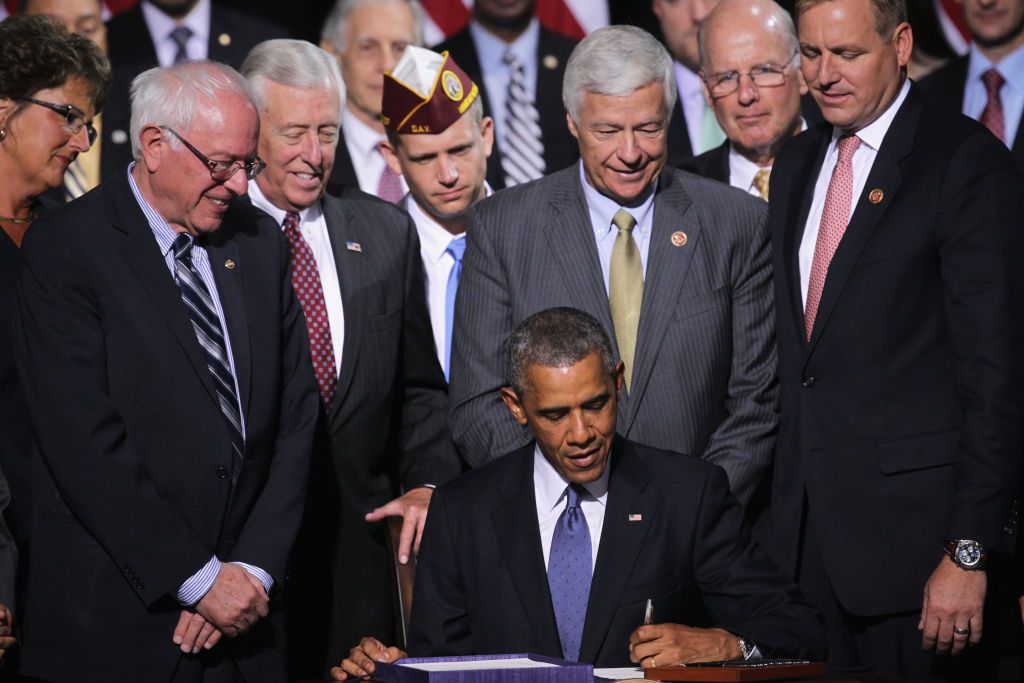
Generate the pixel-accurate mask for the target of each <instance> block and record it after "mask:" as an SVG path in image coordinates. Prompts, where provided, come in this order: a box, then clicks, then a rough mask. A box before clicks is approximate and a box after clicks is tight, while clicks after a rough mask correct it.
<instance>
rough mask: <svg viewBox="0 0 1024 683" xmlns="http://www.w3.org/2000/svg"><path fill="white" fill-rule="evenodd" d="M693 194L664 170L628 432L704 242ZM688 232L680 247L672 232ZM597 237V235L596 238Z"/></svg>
mask: <svg viewBox="0 0 1024 683" xmlns="http://www.w3.org/2000/svg"><path fill="white" fill-rule="evenodd" d="M691 203H692V202H691V201H690V197H689V196H688V195H687V194H686V191H685V190H684V189H683V186H682V183H680V181H679V179H678V178H677V177H676V175H675V173H674V172H672V171H669V172H667V173H662V175H661V179H660V181H659V182H658V190H657V194H656V195H655V197H654V223H653V225H652V227H651V237H650V242H649V247H648V253H647V274H646V275H645V276H644V298H643V305H642V307H641V309H640V327H639V329H638V331H637V342H636V360H635V363H636V366H635V368H634V369H633V383H632V391H630V396H631V399H630V401H629V402H628V404H627V405H626V406H624V407H625V408H626V411H627V414H626V420H625V425H624V428H623V429H622V430H621V432H622V433H623V434H628V433H629V428H630V426H631V425H632V424H633V419H634V418H635V417H636V413H637V410H638V408H639V406H640V401H641V397H642V396H643V393H644V387H645V386H646V385H647V383H648V382H649V381H650V379H651V373H652V372H653V371H654V363H655V361H656V360H657V358H658V353H659V352H660V350H661V343H662V341H663V340H664V338H665V332H666V329H667V328H668V325H669V323H670V322H671V321H672V316H673V314H674V313H675V303H676V301H677V300H678V299H679V293H680V292H681V291H682V289H683V283H684V282H686V276H687V275H688V274H689V272H690V264H691V262H692V261H693V254H694V252H695V251H696V249H697V247H698V243H699V242H700V235H701V225H700V221H699V220H698V218H697V214H696V212H691V211H690V210H689V209H690V205H691ZM678 231H682V232H685V233H686V236H687V240H686V244H685V245H683V246H680V247H677V246H674V243H673V242H672V235H673V234H674V233H675V232H678ZM591 241H593V239H591Z"/></svg>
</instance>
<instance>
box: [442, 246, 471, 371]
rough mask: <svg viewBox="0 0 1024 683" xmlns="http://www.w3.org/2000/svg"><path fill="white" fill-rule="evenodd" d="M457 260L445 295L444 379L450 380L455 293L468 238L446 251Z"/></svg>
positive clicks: (451, 271)
mask: <svg viewBox="0 0 1024 683" xmlns="http://www.w3.org/2000/svg"><path fill="white" fill-rule="evenodd" d="M444 251H445V253H446V254H451V255H452V258H453V259H455V264H454V265H452V269H451V270H450V271H449V272H448V289H447V290H446V291H445V293H444V342H445V344H444V378H445V381H447V380H448V377H449V375H450V374H451V368H452V329H453V327H454V325H453V323H454V322H455V293H456V292H457V291H459V277H460V276H461V275H462V255H463V254H465V253H466V236H465V235H463V236H462V237H456V238H455V239H453V240H452V241H451V242H449V243H448V248H447V249H445V250H444Z"/></svg>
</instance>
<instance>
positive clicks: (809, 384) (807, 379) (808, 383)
mask: <svg viewBox="0 0 1024 683" xmlns="http://www.w3.org/2000/svg"><path fill="white" fill-rule="evenodd" d="M804 386H805V387H807V388H808V389H810V388H811V387H813V386H814V377H812V376H811V375H807V376H806V377H804Z"/></svg>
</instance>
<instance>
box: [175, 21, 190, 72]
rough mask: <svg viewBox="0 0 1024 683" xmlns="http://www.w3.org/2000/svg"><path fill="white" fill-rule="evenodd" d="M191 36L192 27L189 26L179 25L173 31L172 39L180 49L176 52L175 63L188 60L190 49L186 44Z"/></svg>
mask: <svg viewBox="0 0 1024 683" xmlns="http://www.w3.org/2000/svg"><path fill="white" fill-rule="evenodd" d="M191 37H192V29H190V28H189V27H188V26H179V27H178V28H176V29H174V30H173V31H171V40H172V41H174V44H175V45H177V46H178V51H177V52H176V53H175V54H174V63H175V64H181V63H182V62H187V61H188V49H187V48H186V47H185V46H186V45H188V39H189V38H191Z"/></svg>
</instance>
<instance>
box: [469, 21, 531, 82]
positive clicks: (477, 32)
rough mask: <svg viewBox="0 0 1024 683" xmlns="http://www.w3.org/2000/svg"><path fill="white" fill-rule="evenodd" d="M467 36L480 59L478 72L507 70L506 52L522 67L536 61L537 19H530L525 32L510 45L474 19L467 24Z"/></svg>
mask: <svg viewBox="0 0 1024 683" xmlns="http://www.w3.org/2000/svg"><path fill="white" fill-rule="evenodd" d="M469 35H470V36H471V37H472V38H473V44H474V46H475V47H476V51H477V57H478V58H479V59H480V72H481V73H489V72H492V71H499V72H500V71H504V70H505V69H507V68H508V67H507V66H506V64H505V53H506V52H509V51H511V52H512V54H514V55H515V56H516V58H518V59H519V62H520V63H521V64H524V65H525V64H529V63H532V62H533V60H534V59H536V55H537V44H538V43H539V42H540V21H539V20H538V19H537V17H534V18H533V19H531V20H530V24H529V26H527V27H526V30H525V31H523V32H522V34H520V36H519V37H518V38H516V39H515V40H513V41H512V42H511V43H506V42H505V41H504V40H502V39H501V38H499V37H498V36H496V35H494V34H493V33H491V32H490V31H488V30H487V29H485V28H484V27H483V26H481V25H480V24H479V23H477V21H476V20H475V19H474V20H470V22H469Z"/></svg>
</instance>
